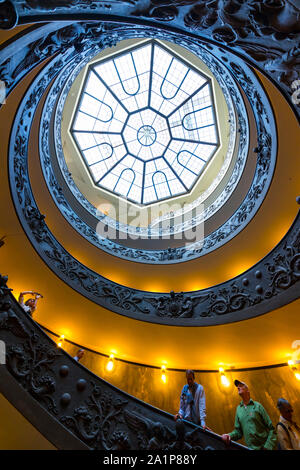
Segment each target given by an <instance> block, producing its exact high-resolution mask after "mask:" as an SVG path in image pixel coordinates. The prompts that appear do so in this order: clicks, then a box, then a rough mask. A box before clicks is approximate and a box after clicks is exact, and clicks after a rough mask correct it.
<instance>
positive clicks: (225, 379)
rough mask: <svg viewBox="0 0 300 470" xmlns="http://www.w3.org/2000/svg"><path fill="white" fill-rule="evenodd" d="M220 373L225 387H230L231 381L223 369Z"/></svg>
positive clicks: (221, 368)
mask: <svg viewBox="0 0 300 470" xmlns="http://www.w3.org/2000/svg"><path fill="white" fill-rule="evenodd" d="M219 373H220V379H221V384H222V385H223V386H224V387H229V385H230V381H229V379H228V377H226V375H225V372H224V369H223V367H219Z"/></svg>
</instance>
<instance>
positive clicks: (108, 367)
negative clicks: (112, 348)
mask: <svg viewBox="0 0 300 470" xmlns="http://www.w3.org/2000/svg"><path fill="white" fill-rule="evenodd" d="M113 368H114V355H113V354H111V355H110V356H109V360H108V363H107V364H106V370H107V371H108V372H111V371H112V370H113Z"/></svg>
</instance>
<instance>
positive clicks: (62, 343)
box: [57, 335, 65, 348]
mask: <svg viewBox="0 0 300 470" xmlns="http://www.w3.org/2000/svg"><path fill="white" fill-rule="evenodd" d="M64 342H65V335H60V337H59V338H58V341H57V346H58V347H59V348H62V347H63V345H64Z"/></svg>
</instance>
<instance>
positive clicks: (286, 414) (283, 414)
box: [277, 398, 300, 450]
mask: <svg viewBox="0 0 300 470" xmlns="http://www.w3.org/2000/svg"><path fill="white" fill-rule="evenodd" d="M277 408H278V409H279V411H280V418H279V423H278V424H277V437H278V443H279V447H280V450H300V427H299V426H298V425H297V424H296V423H295V422H294V421H293V420H292V417H293V408H292V406H291V405H290V403H289V402H288V401H287V400H285V399H284V398H279V399H278V402H277Z"/></svg>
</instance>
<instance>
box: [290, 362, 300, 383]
mask: <svg viewBox="0 0 300 470" xmlns="http://www.w3.org/2000/svg"><path fill="white" fill-rule="evenodd" d="M296 364H298V361H293V360H292V359H289V360H288V365H289V366H290V369H291V371H292V372H293V374H294V376H295V378H296V379H297V380H300V372H299V371H298V368H297V365H296Z"/></svg>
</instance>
